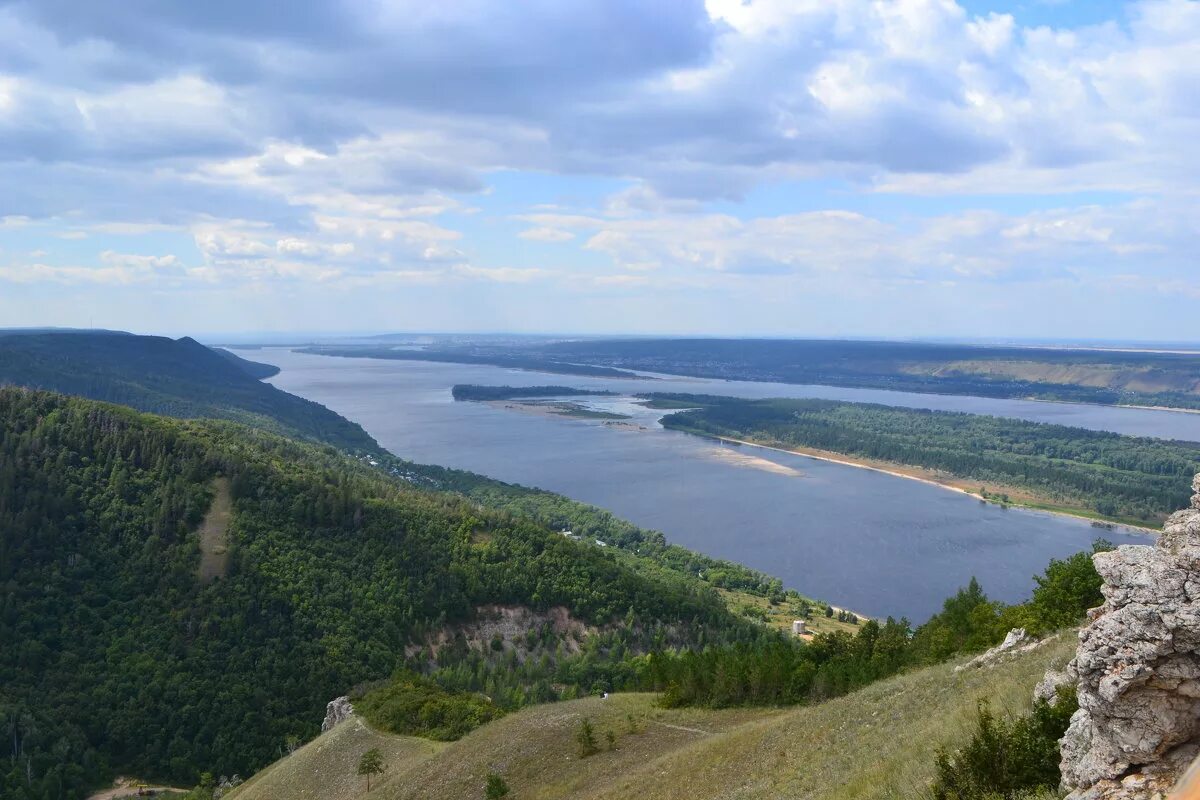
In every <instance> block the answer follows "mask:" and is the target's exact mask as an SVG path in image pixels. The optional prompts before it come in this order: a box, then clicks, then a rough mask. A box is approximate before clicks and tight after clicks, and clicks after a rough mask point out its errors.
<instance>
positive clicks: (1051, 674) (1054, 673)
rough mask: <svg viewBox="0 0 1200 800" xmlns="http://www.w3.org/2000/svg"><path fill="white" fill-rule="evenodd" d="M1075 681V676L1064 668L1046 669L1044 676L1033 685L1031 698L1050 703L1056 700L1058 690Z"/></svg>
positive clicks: (1052, 703)
mask: <svg viewBox="0 0 1200 800" xmlns="http://www.w3.org/2000/svg"><path fill="white" fill-rule="evenodd" d="M1074 682H1075V676H1074V675H1072V674H1071V673H1070V672H1067V671H1066V670H1065V669H1051V670H1047V672H1046V675H1045V677H1043V678H1042V680H1041V682H1040V683H1038V685H1037V686H1035V687H1033V699H1034V700H1044V701H1045V702H1047V703H1049V704H1050V705H1054V704H1055V703H1057V702H1058V690H1059V689H1061V688H1062V687H1064V686H1069V685H1071V684H1073V683H1074Z"/></svg>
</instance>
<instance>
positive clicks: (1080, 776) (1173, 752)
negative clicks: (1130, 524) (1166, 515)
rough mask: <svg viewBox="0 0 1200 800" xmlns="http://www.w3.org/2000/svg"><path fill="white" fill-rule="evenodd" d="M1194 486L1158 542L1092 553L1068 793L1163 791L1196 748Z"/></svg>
mask: <svg viewBox="0 0 1200 800" xmlns="http://www.w3.org/2000/svg"><path fill="white" fill-rule="evenodd" d="M1193 487H1194V488H1195V489H1196V491H1197V495H1196V497H1194V498H1193V499H1192V508H1191V509H1188V510H1186V511H1181V512H1179V513H1177V514H1175V515H1173V516H1172V517H1171V518H1170V519H1169V520H1168V522H1167V524H1166V526H1165V527H1164V529H1163V532H1162V534H1160V535H1159V538H1158V541H1157V543H1156V544H1155V545H1154V546H1144V545H1124V546H1122V547H1119V548H1117V549H1116V550H1115V551H1111V552H1107V553H1097V554H1096V555H1095V556H1094V557H1093V562H1094V563H1095V565H1096V570H1097V571H1098V572H1099V573H1100V575H1101V577H1102V578H1103V579H1104V585H1103V587H1102V590H1101V591H1102V592H1103V594H1104V598H1105V599H1104V604H1103V605H1102V606H1100V608H1099V609H1094V610H1093V612H1092V613H1091V614H1090V617H1091V619H1092V622H1091V624H1089V625H1088V626H1087V627H1085V628H1084V629H1083V630H1082V631H1080V633H1079V649H1078V650H1077V651H1076V653H1075V657H1074V659H1072V660H1071V663H1070V664H1068V665H1067V670H1066V674H1067V676H1068V677H1072V678H1073V679H1074V680H1075V681H1076V688H1077V692H1078V696H1079V710H1078V711H1077V712H1075V715H1074V716H1073V717H1072V718H1071V725H1070V727H1069V728H1068V729H1067V733H1066V735H1065V736H1064V737H1063V740H1062V773H1063V784H1064V787H1065V788H1067V789H1071V790H1073V792H1072V794H1071V795H1070V798H1071V800H1100V798H1103V799H1104V800H1116V799H1117V798H1134V797H1151V796H1153V795H1154V794H1155V793H1156V792H1160V791H1164V792H1165V791H1166V790H1167V789H1169V788H1170V786H1171V784H1172V783H1173V782H1174V780H1175V778H1176V777H1177V776H1178V774H1179V773H1180V772H1182V770H1183V769H1184V768H1186V765H1187V763H1188V762H1190V761H1191V759H1192V758H1194V757H1195V755H1196V753H1197V752H1198V750H1200V476H1197V478H1196V480H1195V482H1194V483H1193ZM1052 682H1053V681H1052V680H1051V675H1050V674H1047V676H1046V678H1045V679H1044V680H1043V682H1042V684H1039V686H1038V690H1037V692H1039V693H1042V692H1045V691H1046V689H1045V688H1044V687H1043V684H1047V685H1048V684H1049V683H1052Z"/></svg>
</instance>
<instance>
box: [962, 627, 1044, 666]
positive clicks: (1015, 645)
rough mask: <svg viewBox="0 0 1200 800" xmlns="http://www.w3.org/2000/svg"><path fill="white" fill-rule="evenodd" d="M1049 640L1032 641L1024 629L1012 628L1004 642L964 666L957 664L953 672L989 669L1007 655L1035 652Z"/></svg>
mask: <svg viewBox="0 0 1200 800" xmlns="http://www.w3.org/2000/svg"><path fill="white" fill-rule="evenodd" d="M1048 641H1051V640H1050V639H1034V638H1033V637H1031V636H1030V635H1029V634H1028V633H1026V632H1025V629H1024V628H1013V629H1012V630H1011V631H1009V632H1008V634H1007V635H1005V637H1004V641H1003V642H1001V643H1000V644H998V645H996V646H995V647H993V648H992V649H991V650H988V651H987V652H986V653H981V654H980V655H977V656H975V657H974V658H972V659H971V660H970V661H968V662H967V663H965V664H959V665H958V666H957V667H955V668H954V671H955V672H962V671H963V670H965V669H978V668H980V667H990V666H992V665H993V664H995V663H997V662H998V661H1001V660H1002V659H1004V657H1006V656H1009V655H1015V654H1017V653H1028V652H1029V651H1030V650H1036V649H1037V648H1039V647H1041V646H1042V645H1043V644H1045V643H1046V642H1048Z"/></svg>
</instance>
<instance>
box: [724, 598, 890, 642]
mask: <svg viewBox="0 0 1200 800" xmlns="http://www.w3.org/2000/svg"><path fill="white" fill-rule="evenodd" d="M717 591H718V592H719V593H720V595H721V598H722V599H723V600H724V601H725V605H727V606H728V607H729V610H730V611H732V612H733V613H735V614H739V615H741V616H744V617H749V618H750V619H753V620H755V621H757V622H762V623H763V624H765V625H766V626H767V627H770V628H775V629H777V630H781V631H784V632H790V631H791V630H792V622H793V621H794V620H798V619H804V615H803V614H802V613H801V611H802V608H803V605H802V604H803V603H804V602H807V603H808V604H809V606H810V607H812V609H813V613H812V617H810V618H808V619H805V620H804V621H805V625H806V628H807V630H808V632H809V633H832V632H834V631H846V632H847V633H849V634H855V633H857V632H858V628H859V625H861V624H862V622H866V621H867V619H868V617H865V616H863V615H862V614H859V615H858V618H859V619H860V620H861V622H860V623H859V625H855V624H853V623H850V622H839V621H838V619H837V617H826V616H825V614H824V610H823V609H822V608H821V607H819V604H817V603H816V601H813V600H808V601H800V602H797V601H796V600H792V599H787V600H784V601H783V602H782V603H779V604H778V605H771V601H770V600H768V599H767V598H766V597H763V596H761V595H755V594H749V593H747V592H739V591H735V590H731V589H717ZM835 609H836V606H835Z"/></svg>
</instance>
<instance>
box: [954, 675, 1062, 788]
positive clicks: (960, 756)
mask: <svg viewBox="0 0 1200 800" xmlns="http://www.w3.org/2000/svg"><path fill="white" fill-rule="evenodd" d="M1078 707H1079V706H1078V703H1077V702H1076V700H1075V693H1074V691H1068V690H1060V691H1059V697H1058V700H1057V702H1056V703H1055V704H1054V705H1050V704H1049V703H1046V702H1044V701H1038V702H1037V703H1035V704H1034V707H1033V710H1032V711H1031V712H1030V713H1029V714H1027V715H1025V716H1023V717H1019V718H1017V719H1006V718H997V717H996V716H995V715H993V714H992V712H991V709H990V708H989V707H988V705H987V703H980V704H979V707H978V709H977V711H976V714H977V717H976V729H975V732H974V734H972V736H971V741H970V742H968V743H967V744H966V746H964V747H962V748H960V749H958V750H957V751H955V752H953V753H951V752H949V751H947V750H945V749H941V750H939V751H938V754H937V778H936V779H935V780H934V783H933V786H932V787H931V788H930V797H931V798H932V799H933V800H995V798H1006V799H1007V800H1011V799H1012V798H1017V797H1020V796H1022V795H1024V794H1025V793H1027V792H1030V791H1033V790H1039V789H1054V788H1055V787H1057V786H1058V784H1059V781H1060V779H1061V777H1062V776H1061V774H1060V773H1059V768H1058V765H1059V751H1058V740H1059V739H1061V738H1062V735H1063V734H1064V733H1065V732H1066V730H1067V725H1068V724H1069V723H1070V721H1071V715H1072V714H1073V713H1075V710H1076V709H1077V708H1078Z"/></svg>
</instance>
